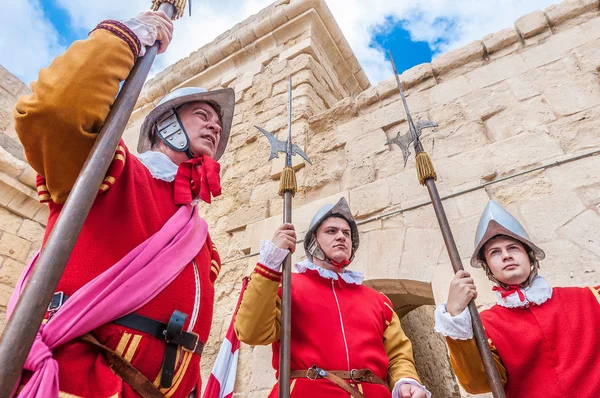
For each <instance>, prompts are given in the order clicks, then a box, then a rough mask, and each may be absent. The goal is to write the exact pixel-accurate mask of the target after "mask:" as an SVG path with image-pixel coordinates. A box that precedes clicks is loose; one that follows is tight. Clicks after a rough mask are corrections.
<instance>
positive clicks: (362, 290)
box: [269, 270, 393, 398]
mask: <svg viewBox="0 0 600 398" xmlns="http://www.w3.org/2000/svg"><path fill="white" fill-rule="evenodd" d="M279 296H281V289H280V291H279ZM291 311H292V320H291V321H292V336H291V346H290V348H291V353H292V356H291V361H290V368H291V370H306V369H308V368H310V367H311V366H313V365H317V366H318V367H320V368H323V369H327V370H351V369H365V368H368V369H371V370H372V371H373V372H374V373H375V374H376V375H377V376H379V377H380V378H381V379H383V380H386V379H387V375H388V364H389V359H388V356H387V353H386V349H385V347H384V343H383V335H384V331H385V329H386V328H387V325H388V324H389V322H390V321H391V319H392V315H393V311H392V308H391V303H390V302H389V300H388V298H387V297H386V296H384V295H383V294H381V293H379V292H377V291H375V290H373V289H371V288H369V287H367V286H363V285H356V284H352V283H347V282H345V281H344V280H343V279H341V278H339V279H338V280H333V279H326V278H323V277H321V276H320V275H319V273H318V272H317V271H313V270H307V271H306V272H305V273H301V274H292V309H291ZM279 346H280V343H279V341H277V342H275V343H273V368H274V369H275V370H276V371H277V373H279ZM277 386H278V384H276V385H275V387H274V388H273V390H272V391H271V394H270V395H269V397H277V395H278V388H277ZM290 388H291V390H292V396H293V397H311V398H326V397H327V398H335V397H340V398H347V397H348V393H347V392H345V391H344V390H342V389H341V388H340V387H338V386H337V385H335V384H333V383H332V382H331V381H329V380H326V379H320V380H309V379H306V378H302V379H295V380H294V381H292V384H291V387H290ZM360 389H362V390H363V391H364V394H365V396H367V397H369V398H378V397H386V398H389V397H390V391H389V389H388V388H387V387H386V386H382V385H379V384H370V383H361V384H360Z"/></svg>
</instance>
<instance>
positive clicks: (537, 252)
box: [471, 200, 546, 268]
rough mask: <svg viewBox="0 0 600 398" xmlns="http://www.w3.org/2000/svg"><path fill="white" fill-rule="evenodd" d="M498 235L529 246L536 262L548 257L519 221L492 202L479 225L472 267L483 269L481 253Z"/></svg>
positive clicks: (486, 208) (484, 211)
mask: <svg viewBox="0 0 600 398" xmlns="http://www.w3.org/2000/svg"><path fill="white" fill-rule="evenodd" d="M497 235H506V236H509V237H511V238H513V239H516V240H518V241H520V242H521V243H523V244H524V245H526V246H528V247H529V248H530V249H531V250H532V251H533V255H534V256H535V259H536V260H543V259H544V258H545V257H546V254H545V253H544V251H543V250H542V249H540V248H539V247H537V246H536V245H535V244H534V243H533V242H532V241H531V238H529V234H528V233H527V231H525V228H523V226H522V225H521V224H520V223H519V222H518V221H517V219H516V218H514V217H513V216H512V214H510V213H509V212H508V211H506V210H505V209H504V208H503V207H502V206H500V205H499V204H498V203H496V202H494V201H493V200H490V201H489V203H488V204H487V206H486V207H485V210H483V214H482V215H481V218H480V219H479V225H477V232H476V233H475V251H474V252H473V256H472V257H471V266H473V267H476V268H480V267H481V265H482V264H481V263H482V261H483V259H481V258H480V257H479V252H480V251H481V248H482V247H483V246H484V245H485V244H486V243H487V241H489V240H490V239H492V238H493V237H495V236H497Z"/></svg>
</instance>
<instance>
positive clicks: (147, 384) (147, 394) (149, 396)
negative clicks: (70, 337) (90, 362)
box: [79, 333, 165, 398]
mask: <svg viewBox="0 0 600 398" xmlns="http://www.w3.org/2000/svg"><path fill="white" fill-rule="evenodd" d="M79 339H80V340H82V341H84V342H86V343H88V344H91V345H93V346H95V347H98V348H99V349H100V350H101V351H102V352H104V354H105V355H106V360H107V361H108V363H109V364H110V367H111V369H112V370H113V371H114V372H115V373H116V374H117V376H119V377H120V378H121V379H123V381H124V382H125V383H127V384H129V385H130V386H131V388H133V389H134V390H135V392H137V393H138V394H140V395H141V396H142V397H143V398H164V397H165V396H164V394H163V393H161V392H160V390H159V389H158V388H156V386H154V384H152V382H151V381H150V380H148V378H147V377H146V376H144V375H143V374H142V373H141V372H140V371H139V370H137V369H136V368H135V367H134V366H133V365H132V364H130V363H129V362H127V361H126V360H125V359H124V358H123V357H121V356H120V355H119V354H117V353H116V352H114V351H113V350H111V349H110V348H108V347H107V346H105V345H103V344H101V343H100V342H99V341H98V340H96V338H95V337H94V336H92V335H91V334H89V333H88V334H86V335H83V336H81V337H80V338H79Z"/></svg>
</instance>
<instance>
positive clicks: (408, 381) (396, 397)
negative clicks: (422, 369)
mask: <svg viewBox="0 0 600 398" xmlns="http://www.w3.org/2000/svg"><path fill="white" fill-rule="evenodd" d="M403 384H410V385H413V386H417V387H421V389H422V390H423V391H425V394H427V398H431V393H430V392H429V390H428V389H427V388H425V386H424V385H422V384H420V383H419V382H418V381H416V380H415V379H411V378H409V377H403V378H401V379H400V380H398V381H397V382H396V385H395V386H394V390H393V391H392V398H402V395H400V386H401V385H403Z"/></svg>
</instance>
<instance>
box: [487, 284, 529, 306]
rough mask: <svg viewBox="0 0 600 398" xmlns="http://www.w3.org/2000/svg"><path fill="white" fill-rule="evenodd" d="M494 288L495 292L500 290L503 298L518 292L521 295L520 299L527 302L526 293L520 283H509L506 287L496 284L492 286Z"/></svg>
mask: <svg viewBox="0 0 600 398" xmlns="http://www.w3.org/2000/svg"><path fill="white" fill-rule="evenodd" d="M492 290H493V291H495V292H500V296H502V298H506V297H508V296H510V295H511V294H513V293H514V292H517V294H518V295H519V300H521V302H525V295H524V294H523V292H522V291H521V287H520V286H519V285H508V287H507V288H506V289H505V288H503V287H500V286H494V287H492Z"/></svg>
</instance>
